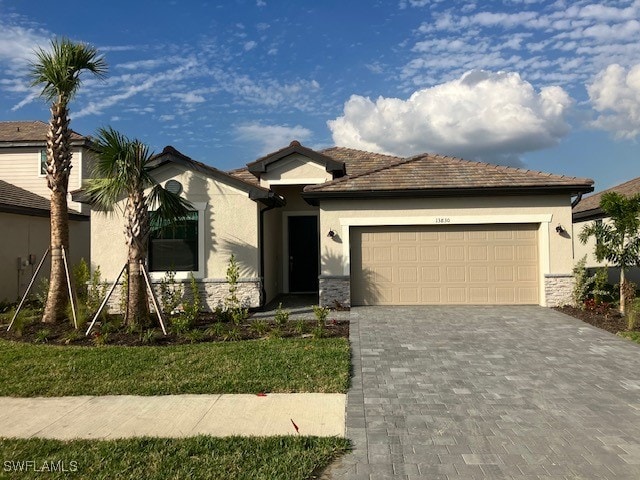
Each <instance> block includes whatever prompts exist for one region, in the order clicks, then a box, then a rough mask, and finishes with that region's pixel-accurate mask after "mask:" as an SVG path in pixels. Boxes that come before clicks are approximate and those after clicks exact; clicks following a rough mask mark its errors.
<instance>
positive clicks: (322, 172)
mask: <svg viewBox="0 0 640 480" xmlns="http://www.w3.org/2000/svg"><path fill="white" fill-rule="evenodd" d="M331 179H332V175H331V173H329V172H327V171H326V169H325V167H324V166H322V165H319V164H317V163H315V162H313V161H312V160H310V159H309V158H307V157H305V156H302V155H299V154H293V155H289V156H288V157H286V158H284V159H282V160H280V161H279V162H277V163H275V164H272V165H269V167H268V170H267V171H266V172H264V173H262V174H261V175H260V185H262V186H264V187H269V186H273V185H309V184H319V183H324V182H327V181H329V180H331Z"/></svg>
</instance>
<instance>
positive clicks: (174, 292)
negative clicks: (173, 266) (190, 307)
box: [160, 271, 183, 315]
mask: <svg viewBox="0 0 640 480" xmlns="http://www.w3.org/2000/svg"><path fill="white" fill-rule="evenodd" d="M182 302H183V295H182V285H180V284H179V283H178V282H176V272H171V271H169V272H167V273H165V275H164V277H162V280H161V281H160V305H161V306H162V313H164V314H165V315H172V314H174V313H176V311H177V310H178V307H179V306H180V305H181V304H182Z"/></svg>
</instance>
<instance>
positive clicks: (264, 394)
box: [256, 392, 267, 397]
mask: <svg viewBox="0 0 640 480" xmlns="http://www.w3.org/2000/svg"><path fill="white" fill-rule="evenodd" d="M256 396H257V397H266V396H267V394H266V393H264V392H260V393H258V394H256Z"/></svg>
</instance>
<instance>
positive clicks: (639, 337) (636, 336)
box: [618, 332, 640, 343]
mask: <svg viewBox="0 0 640 480" xmlns="http://www.w3.org/2000/svg"><path fill="white" fill-rule="evenodd" d="M618 335H619V336H621V337H623V338H626V339H628V340H631V341H632V342H636V343H640V332H619V333H618Z"/></svg>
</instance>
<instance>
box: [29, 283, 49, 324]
mask: <svg viewBox="0 0 640 480" xmlns="http://www.w3.org/2000/svg"><path fill="white" fill-rule="evenodd" d="M48 296H49V278H43V279H42V280H40V282H39V283H38V287H37V288H36V290H35V293H34V294H33V303H32V305H33V307H34V308H35V309H36V310H37V311H38V313H39V314H40V315H42V313H44V306H45V304H46V303H47V297H48Z"/></svg>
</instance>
